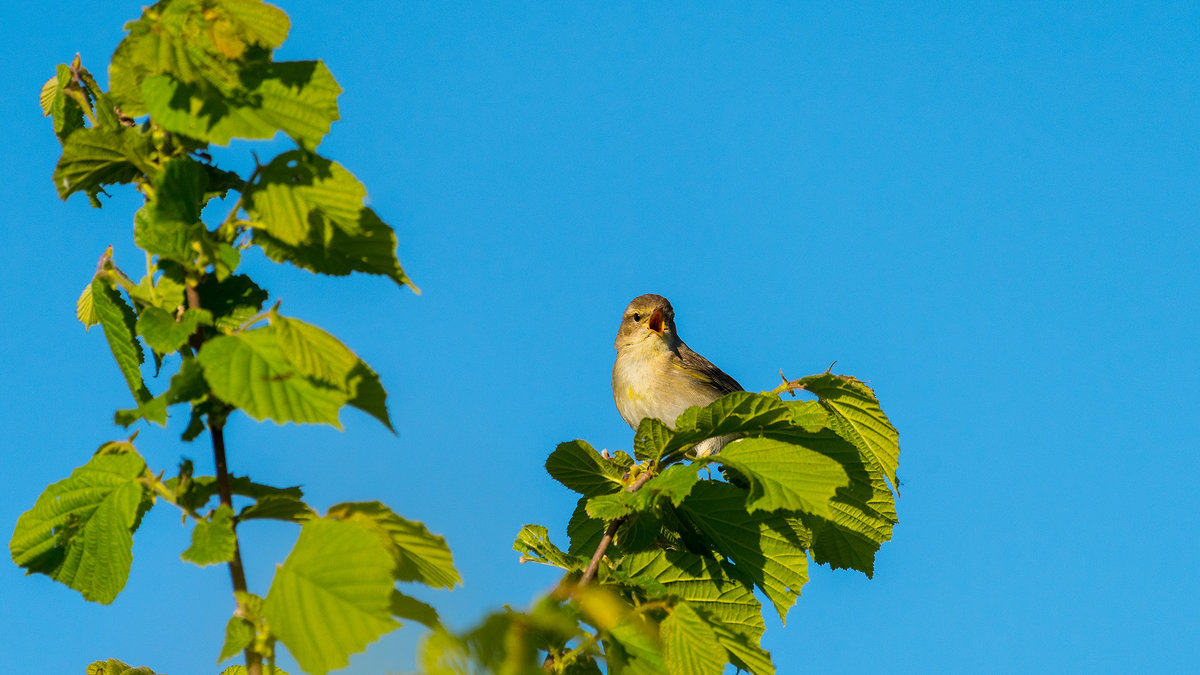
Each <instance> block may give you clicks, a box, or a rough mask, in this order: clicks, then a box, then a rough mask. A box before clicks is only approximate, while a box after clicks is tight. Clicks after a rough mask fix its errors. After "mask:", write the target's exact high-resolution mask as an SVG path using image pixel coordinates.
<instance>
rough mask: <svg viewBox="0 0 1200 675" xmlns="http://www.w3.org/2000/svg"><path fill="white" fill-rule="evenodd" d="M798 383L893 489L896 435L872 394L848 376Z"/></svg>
mask: <svg viewBox="0 0 1200 675" xmlns="http://www.w3.org/2000/svg"><path fill="white" fill-rule="evenodd" d="M800 382H801V383H802V384H803V385H804V389H805V390H807V391H811V392H812V393H814V394H816V395H817V397H818V398H819V399H820V400H821V405H823V406H824V407H825V409H826V410H828V411H829V416H830V422H831V426H832V427H833V429H834V430H835V431H837V432H838V434H840V435H841V436H843V437H844V438H846V439H847V440H849V441H850V442H852V443H854V445H855V446H857V447H858V449H859V450H861V451H862V452H863V454H864V455H866V456H867V457H868V458H869V459H870V460H871V463H872V464H873V465H874V466H875V467H876V468H877V469H878V470H879V471H881V472H883V474H884V475H885V476H887V478H888V480H890V481H891V482H892V485H893V486H895V485H896V469H897V467H898V465H899V462H900V435H899V433H898V432H897V431H896V427H893V426H892V423H891V422H890V421H888V418H887V415H884V414H883V410H881V409H880V407H879V401H878V400H877V399H876V398H875V392H873V391H871V388H870V387H868V386H867V385H865V384H863V383H862V382H860V381H858V380H856V379H855V378H853V377H850V376H849V375H834V374H832V373H825V374H823V375H810V376H808V377H805V378H801V380H800Z"/></svg>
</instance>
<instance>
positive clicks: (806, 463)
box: [716, 437, 850, 516]
mask: <svg viewBox="0 0 1200 675" xmlns="http://www.w3.org/2000/svg"><path fill="white" fill-rule="evenodd" d="M792 440H795V439H792V438H789V439H788V440H781V439H779V438H770V437H764V438H743V439H741V440H739V441H737V442H736V443H732V444H730V445H728V446H726V447H725V449H723V450H722V451H721V454H719V455H717V456H716V461H717V462H720V463H721V464H724V465H725V466H727V467H731V468H733V469H736V470H737V471H738V472H740V473H741V474H742V475H744V476H745V477H746V478H747V479H748V480H749V481H750V497H749V499H748V500H747V502H746V506H747V507H748V508H749V510H750V511H751V512H754V511H764V510H765V511H776V510H781V509H782V510H787V511H805V512H808V513H812V514H815V515H820V516H828V515H829V514H830V509H829V500H830V499H832V498H833V494H834V492H835V491H836V490H837V489H838V488H839V487H841V486H843V485H847V484H849V482H850V479H849V477H848V476H847V475H846V469H845V468H843V467H842V465H841V464H839V463H838V462H837V461H836V460H833V459H830V458H829V457H827V456H825V455H823V454H821V453H819V452H816V451H814V450H810V449H809V448H806V447H804V446H802V445H798V444H796V443H794V442H790V441H792Z"/></svg>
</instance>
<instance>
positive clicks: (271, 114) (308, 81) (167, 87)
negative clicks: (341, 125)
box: [141, 61, 342, 148]
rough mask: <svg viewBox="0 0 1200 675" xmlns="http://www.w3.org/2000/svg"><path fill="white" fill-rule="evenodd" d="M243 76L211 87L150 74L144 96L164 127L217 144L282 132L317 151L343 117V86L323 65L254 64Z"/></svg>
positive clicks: (208, 84) (270, 135) (145, 82)
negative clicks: (339, 99) (340, 109)
mask: <svg viewBox="0 0 1200 675" xmlns="http://www.w3.org/2000/svg"><path fill="white" fill-rule="evenodd" d="M238 78H239V79H238V82H237V84H236V85H235V86H231V84H232V83H229V82H220V83H219V84H218V86H211V82H210V83H200V82H195V83H189V82H187V81H184V80H180V79H177V78H176V77H173V76H172V75H167V74H161V75H150V76H148V77H146V78H145V79H144V80H143V81H142V85H141V98H142V102H143V103H144V105H145V106H146V111H147V112H148V113H149V114H150V117H151V119H153V120H154V121H155V122H156V123H157V124H159V125H161V126H162V127H163V128H165V129H167V130H169V131H173V132H175V133H179V134H183V135H185V136H190V137H192V138H196V139H199V140H201V141H205V142H208V143H214V144H216V145H228V144H229V142H230V141H231V140H233V139H234V138H244V139H267V138H272V137H274V136H275V134H276V133H277V132H279V131H282V132H284V133H285V134H287V135H288V136H291V137H292V138H293V139H295V140H296V141H298V142H300V143H302V144H304V145H305V146H307V147H309V148H315V147H316V146H317V145H319V144H320V142H321V139H322V138H324V136H325V134H327V133H329V126H330V125H331V124H332V123H333V122H334V121H336V120H337V119H338V107H337V97H338V94H340V93H341V92H342V88H341V87H340V86H338V83H337V81H336V80H334V79H333V75H332V74H331V73H330V72H329V69H328V68H326V67H325V64H324V63H321V62H320V61H280V62H275V63H254V64H248V65H245V66H244V67H242V68H240V71H239V73H238Z"/></svg>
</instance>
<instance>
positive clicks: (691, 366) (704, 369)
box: [678, 342, 743, 395]
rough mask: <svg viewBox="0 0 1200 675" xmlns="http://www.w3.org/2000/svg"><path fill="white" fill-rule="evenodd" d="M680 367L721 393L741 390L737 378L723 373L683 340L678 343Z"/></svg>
mask: <svg viewBox="0 0 1200 675" xmlns="http://www.w3.org/2000/svg"><path fill="white" fill-rule="evenodd" d="M678 353H679V359H680V361H681V363H680V368H681V369H682V370H683V371H684V372H685V373H687V374H688V375H690V376H692V377H694V378H696V379H698V380H700V381H702V382H704V383H706V384H709V385H711V386H712V387H713V388H714V389H716V390H718V391H720V392H721V394H722V395H724V394H728V393H730V392H734V391H743V389H742V385H740V384H738V382H737V380H735V379H733V378H732V377H730V376H728V375H726V374H725V371H723V370H721V369H720V368H718V367H716V366H714V365H713V364H712V362H711V361H709V360H708V359H706V358H704V357H703V356H700V355H699V354H697V353H696V352H695V351H693V350H692V348H691V347H688V346H687V345H686V344H684V343H683V342H680V343H679V352H678Z"/></svg>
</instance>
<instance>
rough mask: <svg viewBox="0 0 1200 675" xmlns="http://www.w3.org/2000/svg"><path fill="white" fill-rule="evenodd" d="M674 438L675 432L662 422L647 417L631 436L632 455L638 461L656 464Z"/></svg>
mask: <svg viewBox="0 0 1200 675" xmlns="http://www.w3.org/2000/svg"><path fill="white" fill-rule="evenodd" d="M674 436H675V432H673V431H671V428H670V427H668V426H667V425H666V424H665V423H664V422H663V421H662V420H660V419H658V418H655V417H647V418H645V419H643V420H642V421H641V423H639V424H638V428H637V433H636V434H634V436H633V455H634V457H637V458H638V460H639V461H647V460H649V461H653V462H657V461H658V459H659V458H660V457H662V454H663V450H665V449H666V447H667V445H668V444H669V443H670V442H671V439H672V438H673V437H674Z"/></svg>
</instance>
